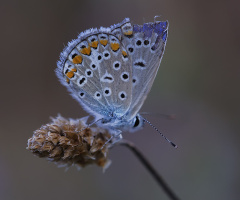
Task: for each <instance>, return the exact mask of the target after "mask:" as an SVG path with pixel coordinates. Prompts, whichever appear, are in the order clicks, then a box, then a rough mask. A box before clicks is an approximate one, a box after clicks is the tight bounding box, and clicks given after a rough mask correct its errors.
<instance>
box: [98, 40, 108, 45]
mask: <svg viewBox="0 0 240 200" xmlns="http://www.w3.org/2000/svg"><path fill="white" fill-rule="evenodd" d="M100 43H101V44H102V45H103V46H106V45H107V43H108V41H107V40H100Z"/></svg>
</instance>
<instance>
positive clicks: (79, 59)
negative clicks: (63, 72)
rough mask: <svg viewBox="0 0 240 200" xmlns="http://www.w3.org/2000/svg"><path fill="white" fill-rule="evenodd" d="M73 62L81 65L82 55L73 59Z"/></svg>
mask: <svg viewBox="0 0 240 200" xmlns="http://www.w3.org/2000/svg"><path fill="white" fill-rule="evenodd" d="M72 62H73V63H74V64H81V63H82V56H80V55H77V56H75V57H74V58H73V60H72Z"/></svg>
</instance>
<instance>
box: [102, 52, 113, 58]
mask: <svg viewBox="0 0 240 200" xmlns="http://www.w3.org/2000/svg"><path fill="white" fill-rule="evenodd" d="M103 58H104V59H105V60H109V59H110V58H111V55H110V53H109V51H104V52H103Z"/></svg>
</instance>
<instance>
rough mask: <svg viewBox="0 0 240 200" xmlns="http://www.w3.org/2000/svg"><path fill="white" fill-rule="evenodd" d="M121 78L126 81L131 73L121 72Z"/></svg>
mask: <svg viewBox="0 0 240 200" xmlns="http://www.w3.org/2000/svg"><path fill="white" fill-rule="evenodd" d="M121 79H122V80H123V81H125V82H127V81H128V80H129V73H128V72H123V73H122V74H121Z"/></svg>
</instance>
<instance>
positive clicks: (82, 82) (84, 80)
mask: <svg viewBox="0 0 240 200" xmlns="http://www.w3.org/2000/svg"><path fill="white" fill-rule="evenodd" d="M78 83H79V85H80V87H82V86H84V85H85V84H86V83H87V78H86V77H85V76H80V78H79V80H78Z"/></svg>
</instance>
